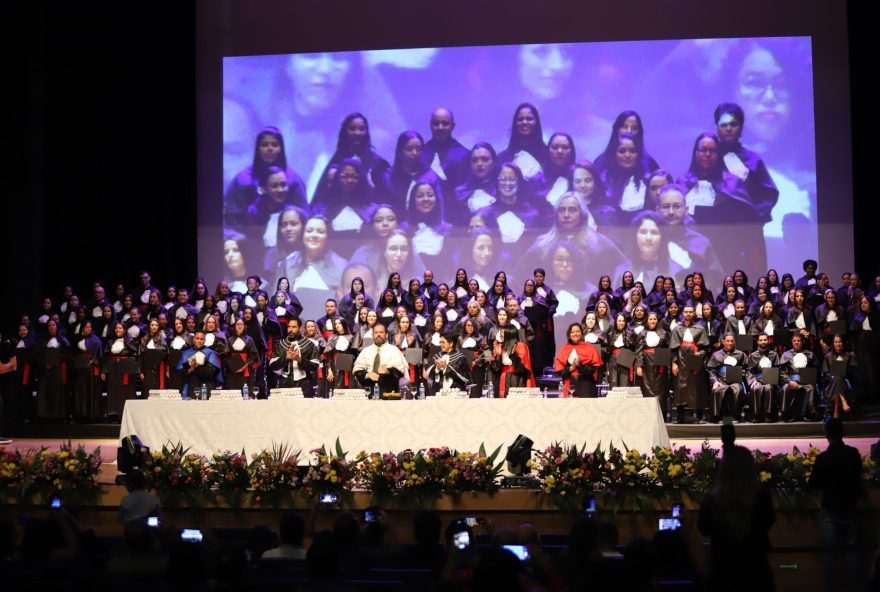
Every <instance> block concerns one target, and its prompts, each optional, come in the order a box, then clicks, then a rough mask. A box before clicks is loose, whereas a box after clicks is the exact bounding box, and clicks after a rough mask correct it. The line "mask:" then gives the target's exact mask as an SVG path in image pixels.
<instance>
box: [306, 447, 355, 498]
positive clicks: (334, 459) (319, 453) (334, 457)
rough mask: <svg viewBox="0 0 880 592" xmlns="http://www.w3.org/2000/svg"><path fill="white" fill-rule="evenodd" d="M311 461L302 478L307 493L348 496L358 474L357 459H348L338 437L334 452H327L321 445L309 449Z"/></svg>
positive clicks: (312, 494)
mask: <svg viewBox="0 0 880 592" xmlns="http://www.w3.org/2000/svg"><path fill="white" fill-rule="evenodd" d="M311 454H312V457H313V458H312V461H313V462H312V463H310V464H309V468H308V471H307V472H306V474H305V476H304V477H303V479H302V485H303V488H304V491H305V492H306V494H307V495H309V496H310V497H311V496H320V495H324V494H328V493H329V494H334V495H336V496H343V497H349V496H350V495H351V489H352V487H353V486H354V484H355V480H356V479H357V476H358V461H349V460H348V459H347V458H346V456H347V453H346V452H345V451H343V450H342V445H341V444H340V443H339V438H337V439H336V447H335V453H333V454H331V453H328V452H327V449H326V447H324V446H321V447H320V448H315V449H313V450H312V451H311Z"/></svg>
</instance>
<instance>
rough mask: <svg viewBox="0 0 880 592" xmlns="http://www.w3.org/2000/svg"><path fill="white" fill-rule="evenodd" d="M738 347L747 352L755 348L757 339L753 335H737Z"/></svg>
mask: <svg viewBox="0 0 880 592" xmlns="http://www.w3.org/2000/svg"><path fill="white" fill-rule="evenodd" d="M736 349H738V350H740V351H744V352H746V353H748V352H750V351H752V350H753V349H755V340H754V338H753V337H752V336H751V335H737V336H736Z"/></svg>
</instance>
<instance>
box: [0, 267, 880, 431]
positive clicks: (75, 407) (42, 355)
mask: <svg viewBox="0 0 880 592" xmlns="http://www.w3.org/2000/svg"><path fill="white" fill-rule="evenodd" d="M421 275H422V279H421V280H420V279H418V278H410V279H409V281H408V282H407V283H403V282H402V278H401V276H400V274H398V273H392V274H391V275H390V276H389V278H388V281H387V284H386V285H385V286H384V287H383V288H381V290H380V289H377V288H376V287H375V286H372V285H369V284H366V283H365V281H364V279H363V278H361V277H357V276H356V277H354V278H352V279H351V282H350V285H349V288H348V290H347V291H346V292H345V293H344V294H343V295H342V297H341V298H339V299H328V300H327V301H326V302H325V305H324V311H323V312H324V314H323V315H322V316H320V317H318V318H315V316H316V315H315V314H314V311H304V310H303V307H302V305H301V303H300V302H299V300H298V298H297V294H296V291H295V290H291V289H290V286H289V283H288V282H287V280H286V278H282V279H280V280H279V281H278V285H277V286H276V291H275V292H274V293H272V294H269V293H267V292H265V291H263V290H261V289H260V285H261V284H263V280H262V279H261V278H260V277H258V276H252V277H250V278H248V279H247V290H246V291H245V292H243V293H241V292H233V291H231V290H230V287H229V285H228V283H227V282H226V281H220V282H219V283H218V284H217V285H216V288H215V289H214V291H210V290H209V289H208V285H207V284H206V282H205V281H204V280H203V279H201V278H200V279H198V280H196V282H195V283H194V284H193V286H192V287H191V288H189V287H181V286H167V287H166V289H165V290H164V291H162V290H160V289H159V288H157V287H155V286H153V285H152V283H151V276H150V274H149V273H148V272H146V271H144V272H141V274H140V277H139V283H138V286H137V288H136V289H134V290H129V289H127V288H126V287H125V286H124V285H121V284H120V285H117V286H115V287H114V289H113V292H112V294H111V295H110V296H108V295H107V293H106V292H105V288H104V286H103V285H101V284H100V283H95V284H94V285H93V287H92V293H91V294H90V295H89V297H88V298H85V297H83V298H81V297H80V296H79V295H78V294H76V293H75V292H74V290H73V288H72V287H70V286H68V287H66V288H65V289H64V294H63V295H62V297H61V298H60V302H59V301H56V300H54V299H52V298H48V297H47V298H45V299H44V300H43V302H42V303H41V305H40V306H39V309H38V310H37V311H36V312H34V313H29V314H24V315H22V316H21V320H20V323H19V325H18V327H17V330H16V333H15V335H14V336H13V337H12V338H10V339H7V340H5V341H4V343H3V345H4V352H3V354H2V356H0V360H2V362H3V370H4V371H5V372H6V373H7V376H6V377H4V380H6V384H5V387H6V388H4V396H5V402H6V410H7V411H6V412H7V414H8V416H7V418H8V419H12V420H13V421H14V420H19V421H20V420H35V419H39V420H82V421H91V420H96V419H98V420H100V419H106V418H108V417H109V418H110V419H111V420H113V419H118V418H119V416H120V415H121V413H122V409H123V406H124V404H125V401H126V400H130V399H134V398H136V397H137V396H141V397H143V396H147V394H148V392H149V391H151V390H155V389H178V390H180V391H181V392H182V393H184V396H187V394H188V395H189V396H191V397H193V396H197V395H198V392H196V391H198V390H199V389H200V387H201V385H203V384H207V385H208V387H209V389H213V388H220V387H222V388H225V389H234V390H237V391H242V393H243V395H244V396H248V397H250V398H265V397H267V396H269V393H270V389H272V388H275V387H299V388H301V389H302V390H303V394H304V395H305V396H307V397H311V396H320V397H326V396H328V395H330V393H331V392H332V391H333V390H334V389H345V388H363V387H369V386H370V385H371V384H372V382H371V381H369V380H366V379H365V376H366V375H367V374H369V373H370V371H371V370H372V371H376V370H378V367H379V366H378V361H379V356H378V355H377V354H376V353H373V352H378V351H379V350H378V349H370V350H369V351H370V352H371V355H372V356H374V357H375V358H376V359H375V363H376V366H375V367H371V364H372V363H373V362H374V360H373V358H370V359H367V360H366V361H365V362H362V361H361V360H360V359H358V356H359V354H362V353H363V352H364V351H366V350H368V349H369V348H370V347H371V346H373V347H374V348H381V347H387V346H388V345H390V346H393V348H394V349H397V350H399V351H400V353H401V354H403V355H402V356H399V357H397V358H394V359H399V360H403V361H401V362H400V363H399V364H397V363H396V362H394V363H393V364H390V363H389V365H397V366H399V368H398V370H399V371H398V372H396V373H395V375H394V379H395V380H394V381H393V384H392V385H391V386H388V381H387V380H384V381H383V383H384V385H383V391H385V390H398V389H397V387H398V385H399V386H401V387H403V388H404V389H406V390H408V391H409V392H410V393H413V395H415V394H417V393H418V392H419V387H420V386H422V387H424V390H425V391H426V392H427V394H428V395H431V394H436V393H437V392H438V391H439V390H446V389H461V390H465V391H467V392H469V394H470V396H472V397H480V396H484V394H485V393H487V392H488V393H490V396H493V395H494V396H498V397H504V396H506V394H507V392H508V390H509V389H510V388H512V387H517V386H520V387H522V386H535V385H536V381H537V380H540V379H541V378H542V376H544V375H547V376H548V377H550V376H553V377H556V378H559V379H560V380H561V383H560V387H559V391H560V395H561V396H586V397H591V396H596V395H597V393H598V389H597V385H601V384H607V385H609V387H611V388H613V387H618V386H638V387H640V388H641V390H642V392H643V394H644V395H645V396H655V397H659V401H660V404H661V407H662V408H663V410H664V412H665V413H666V414H667V416H669V417H671V418H673V419H675V417H673V416H674V412H677V413H678V414H679V415H681V414H682V413H684V412H686V411H687V409H693V410H696V415H697V417H698V419H703V420H708V421H711V420H716V421H717V419H718V418H719V416H722V415H733V416H734V417H738V418H739V417H742V419H747V420H751V421H777V420H780V419H784V420H799V419H813V418H815V417H816V416H817V414H818V413H820V411H821V408H822V407H823V406H824V408H825V411H826V413H828V414H829V415H832V414H833V415H841V414H846V413H849V412H850V410H851V408H852V405H853V404H854V403H855V402H856V401H870V400H872V399H873V398H874V397H875V392H874V390H875V386H876V384H877V379H876V376H875V373H876V369H877V367H878V364H877V352H878V340H877V338H876V337H875V336H876V331H877V330H878V329H877V327H880V318H878V313H877V311H876V305H877V303H878V301H880V276H878V277H877V278H875V279H874V281H873V282H872V283H871V285H870V286H866V287H863V286H862V284H861V280H860V278H859V276H858V275H857V274H855V273H852V274H844V276H843V277H842V278H841V280H842V284H841V286H840V287H838V288H837V289H835V288H833V287H831V286H830V279H829V278H828V276H827V274H825V273H821V272H818V273H817V263H816V262H815V261H812V260H808V261H806V262H805V264H804V275H803V276H802V277H800V278H799V279H797V280H795V279H794V278H793V277H792V276H791V275H790V274H787V273H786V274H783V275H782V276H781V277H780V276H779V275H778V274H777V272H776V271H775V270H769V271H768V273H767V274H766V275H765V276H762V277H760V278H758V280H757V281H756V282H755V284H754V285H752V284H751V283H750V282H749V280H748V278H747V276H746V274H745V273H744V272H742V271H740V270H737V271H736V272H735V273H734V274H733V275H729V276H726V277H725V278H724V281H723V285H722V286H718V287H717V288H718V292H717V295H716V294H713V291H712V290H711V287H710V286H708V285H707V284H706V282H705V278H704V276H703V274H702V273H700V272H695V273H693V274H690V275H688V276H687V278H686V281H685V284H684V285H683V286H677V285H676V283H675V280H674V278H671V277H664V276H658V277H657V278H656V279H655V281H654V283H653V284H652V285H650V286H647V287H646V286H644V285H643V284H642V283H641V282H638V281H635V280H634V278H633V275H632V273H630V272H626V273H624V274H623V276H622V281H621V283H620V285H617V286H614V285H612V281H611V278H610V277H609V276H608V275H603V276H602V277H600V278H599V279H598V282H597V285H598V289H597V290H596V291H594V292H593V293H592V294H591V295H590V297H589V299H588V302H587V305H586V307H585V310H583V311H581V318H579V319H577V320H574V321H572V322H566V323H565V324H561V323H560V322H559V321H560V319H559V317H558V316H557V307H558V305H559V301H558V299H557V296H556V293H555V292H554V289H553V287H552V286H551V285H548V284H547V283H545V272H544V270H543V269H542V268H536V269H535V270H534V274H533V275H534V277H533V278H530V279H528V280H526V281H525V282H524V283H523V286H522V289H521V290H519V291H516V290H514V288H513V287H511V286H510V285H508V282H507V277H506V274H505V273H504V272H503V271H499V272H498V273H497V274H496V275H495V277H494V280H493V282H492V284H491V286H490V287H489V289H488V291H486V290H483V289H482V288H481V286H480V284H479V282H478V281H476V280H474V279H469V278H468V273H467V270H465V269H463V268H460V269H458V270H457V271H456V273H455V277H454V279H453V280H452V281H450V282H449V283H443V282H441V283H437V282H435V278H434V275H433V272H432V271H431V270H424V271H423V273H422V274H421ZM517 292H518V293H517ZM379 327H381V328H382V330H381V331H377V329H378V328H379ZM563 332H564V333H565V337H564V338H563V337H562V335H559V336H558V338H557V333H563ZM415 352H417V353H415ZM665 352H668V353H665ZM413 354H415V355H413ZM390 359H392V358H388V357H387V354H384V353H383V354H382V362H383V372H382V373H384V365H385V362H386V361H388V360H390ZM355 360H357V361H355ZM353 362H354V363H353ZM438 362H439V363H438ZM450 362H452V364H450ZM450 366H451V367H452V368H453V369H454V370H455V372H447V371H445V370H446V369H447V368H448V367H450ZM735 367H738V368H740V369H741V371H737V370H735V369H734V370H732V369H731V368H735ZM771 368H777V369H778V374H776V373H775V372H773V371H770V372H766V371H767V370H768V369H771ZM358 369H360V373H359V372H358ZM811 369H815V372H813V371H811ZM373 378H376V377H375V376H374V377H373ZM377 381H378V380H377ZM817 385H818V386H817ZM245 387H246V390H245ZM554 390H556V389H554ZM670 393H671V397H670ZM820 395H824V397H820ZM823 403H824V405H823Z"/></svg>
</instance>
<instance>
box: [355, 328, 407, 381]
mask: <svg viewBox="0 0 880 592" xmlns="http://www.w3.org/2000/svg"><path fill="white" fill-rule="evenodd" d="M387 340H388V331H387V330H386V329H385V327H383V326H382V325H381V324H378V325H376V326H375V327H373V343H372V344H371V345H368V346H367V347H365V348H364V349H363V350H361V353H360V354H359V355H358V357H357V359H356V360H355V362H354V367H353V369H352V371H353V373H354V376H355V378H356V379H357V380H358V382H359V383H360V384H361V385H363V386H364V387H369V388H371V389H372V388H373V385H375V384H378V385H379V393H380V394H384V393H391V392H397V391H398V389H399V388H400V386H399V385H400V377H401V376H403V375H404V374H406V371H407V369H408V366H409V365H408V364H407V362H406V358H404V356H403V354H402V353H401V351H400V350H399V349H398V348H396V347H394V346H393V345H391V344H390V343H388V341H387Z"/></svg>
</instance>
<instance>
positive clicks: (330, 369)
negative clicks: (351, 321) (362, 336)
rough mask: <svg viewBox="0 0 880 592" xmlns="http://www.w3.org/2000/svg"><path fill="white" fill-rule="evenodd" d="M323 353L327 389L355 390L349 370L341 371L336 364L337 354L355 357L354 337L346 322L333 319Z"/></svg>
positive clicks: (340, 319)
mask: <svg viewBox="0 0 880 592" xmlns="http://www.w3.org/2000/svg"><path fill="white" fill-rule="evenodd" d="M323 353H324V357H325V358H326V360H327V382H328V388H342V389H347V388H356V387H355V386H354V381H353V380H352V377H351V370H342V369H341V368H339V366H338V364H337V358H338V357H339V354H347V355H351V356H356V355H357V350H355V347H354V336H353V335H352V334H351V331H350V330H349V328H348V321H346V320H345V319H342V318H335V319H333V334H332V335H330V337H329V338H328V339H327V345H326V346H325V347H324V352H323ZM353 362H354V360H353V359H352V363H353Z"/></svg>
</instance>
